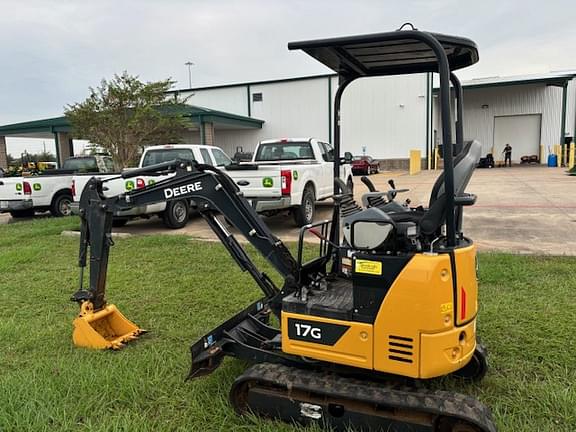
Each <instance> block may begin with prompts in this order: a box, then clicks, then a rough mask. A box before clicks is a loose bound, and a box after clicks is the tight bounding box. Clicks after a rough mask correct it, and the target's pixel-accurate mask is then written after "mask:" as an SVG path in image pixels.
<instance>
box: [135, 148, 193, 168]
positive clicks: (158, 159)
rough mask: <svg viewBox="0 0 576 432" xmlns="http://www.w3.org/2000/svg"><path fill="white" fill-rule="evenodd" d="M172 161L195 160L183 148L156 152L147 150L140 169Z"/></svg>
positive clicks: (188, 150) (190, 153) (187, 150)
mask: <svg viewBox="0 0 576 432" xmlns="http://www.w3.org/2000/svg"><path fill="white" fill-rule="evenodd" d="M174 159H186V160H195V159H194V153H192V150H190V149H185V148H166V149H158V150H148V151H147V152H146V155H145V156H144V160H143V161H142V167H141V168H143V167H147V166H150V165H155V164H158V163H162V162H168V161H171V160H174Z"/></svg>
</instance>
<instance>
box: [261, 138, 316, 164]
mask: <svg viewBox="0 0 576 432" xmlns="http://www.w3.org/2000/svg"><path fill="white" fill-rule="evenodd" d="M287 159H293V160H294V159H296V160H298V159H314V153H313V152H312V146H311V145H310V143H309V142H307V141H303V142H277V143H267V144H260V146H259V147H258V152H257V153H256V157H255V158H254V161H278V160H287Z"/></svg>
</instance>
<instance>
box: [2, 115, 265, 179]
mask: <svg viewBox="0 0 576 432" xmlns="http://www.w3.org/2000/svg"><path fill="white" fill-rule="evenodd" d="M176 114H179V115H183V116H184V117H186V118H188V119H189V120H190V124H191V126H190V128H189V129H188V133H187V134H186V135H185V136H183V137H182V139H183V140H185V141H187V142H190V143H194V144H206V145H218V142H217V138H216V136H217V132H218V130H227V131H229V130H250V129H254V130H255V129H261V128H262V124H263V123H264V121H263V120H258V119H255V118H251V117H245V116H240V115H237V114H231V113H227V112H224V111H217V110H211V109H208V108H204V107H199V106H192V105H184V106H182V107H179V108H178V110H177V111H176ZM7 137H8V138H9V137H13V138H39V139H54V141H55V143H56V158H57V160H58V164H59V166H61V165H62V162H63V161H64V160H66V159H67V158H69V157H70V156H73V155H74V141H73V138H79V139H81V138H82V137H73V135H72V125H71V124H70V122H69V120H68V118H67V117H65V116H62V117H54V118H48V119H43V120H34V121H27V122H22V123H14V124H9V125H4V126H0V168H4V169H7V168H8V160H7V159H8V158H7V148H6V138H7ZM159 144H163V143H159Z"/></svg>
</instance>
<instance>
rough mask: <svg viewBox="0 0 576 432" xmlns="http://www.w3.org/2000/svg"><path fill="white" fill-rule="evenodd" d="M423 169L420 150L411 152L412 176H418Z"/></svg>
mask: <svg viewBox="0 0 576 432" xmlns="http://www.w3.org/2000/svg"><path fill="white" fill-rule="evenodd" d="M421 169H422V156H421V152H420V150H410V175H414V174H418V173H419V172H420V170H421Z"/></svg>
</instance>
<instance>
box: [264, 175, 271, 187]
mask: <svg viewBox="0 0 576 432" xmlns="http://www.w3.org/2000/svg"><path fill="white" fill-rule="evenodd" d="M262 186H264V187H272V186H274V180H273V179H272V178H271V177H264V178H263V179H262Z"/></svg>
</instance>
